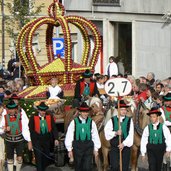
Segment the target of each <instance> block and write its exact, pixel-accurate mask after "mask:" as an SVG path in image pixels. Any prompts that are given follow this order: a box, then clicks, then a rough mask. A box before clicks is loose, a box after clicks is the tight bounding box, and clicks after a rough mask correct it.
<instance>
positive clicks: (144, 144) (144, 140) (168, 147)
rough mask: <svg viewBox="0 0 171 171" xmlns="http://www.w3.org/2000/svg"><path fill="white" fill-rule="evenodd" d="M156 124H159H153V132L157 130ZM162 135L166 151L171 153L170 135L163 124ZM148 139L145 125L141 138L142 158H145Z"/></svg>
mask: <svg viewBox="0 0 171 171" xmlns="http://www.w3.org/2000/svg"><path fill="white" fill-rule="evenodd" d="M158 124H159V122H157V123H155V124H153V129H154V130H156V129H157V125H158ZM163 135H164V137H165V143H166V151H171V141H170V140H171V134H170V131H169V129H168V127H167V126H166V125H164V124H163ZM148 138H149V126H148V125H147V126H146V127H145V128H144V131H143V135H142V137H141V146H140V151H141V155H142V156H145V154H146V153H147V144H148Z"/></svg>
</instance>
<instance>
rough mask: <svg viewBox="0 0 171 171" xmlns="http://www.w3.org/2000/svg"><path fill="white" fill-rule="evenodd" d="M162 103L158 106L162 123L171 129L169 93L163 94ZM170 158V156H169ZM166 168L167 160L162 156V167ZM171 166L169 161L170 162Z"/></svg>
mask: <svg viewBox="0 0 171 171" xmlns="http://www.w3.org/2000/svg"><path fill="white" fill-rule="evenodd" d="M163 100H164V105H163V106H162V107H161V108H160V112H161V116H162V118H163V121H164V124H165V125H166V126H167V127H168V128H169V129H170V130H171V93H170V92H169V93H167V94H166V95H165V96H163ZM170 160H171V156H170ZM166 168H167V161H166V157H165V156H164V160H163V169H164V170H166ZM170 168H171V163H170Z"/></svg>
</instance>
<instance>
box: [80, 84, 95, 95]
mask: <svg viewBox="0 0 171 171" xmlns="http://www.w3.org/2000/svg"><path fill="white" fill-rule="evenodd" d="M89 86H90V96H92V94H93V92H94V86H95V82H91V81H90V83H89ZM84 87H85V83H84V81H81V82H80V95H82V94H83V91H84Z"/></svg>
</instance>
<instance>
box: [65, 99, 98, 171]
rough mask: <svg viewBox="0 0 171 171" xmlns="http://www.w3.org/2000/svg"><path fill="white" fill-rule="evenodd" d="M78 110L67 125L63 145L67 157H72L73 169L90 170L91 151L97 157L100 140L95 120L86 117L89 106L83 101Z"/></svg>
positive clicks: (78, 170) (76, 170)
mask: <svg viewBox="0 0 171 171" xmlns="http://www.w3.org/2000/svg"><path fill="white" fill-rule="evenodd" d="M78 110H79V116H78V117H76V118H75V119H74V120H73V121H72V122H71V123H70V125H69V127H68V130H67V133H66V138H65V146H66V148H67V150H68V156H69V158H70V159H72V158H74V167H75V171H91V170H92V159H93V152H94V155H95V157H97V155H98V149H99V148H100V147H101V142H100V139H99V135H98V131H97V127H96V124H95V122H94V121H93V120H92V119H91V118H90V117H88V115H89V112H90V110H91V108H90V107H89V106H88V105H87V104H86V103H85V102H83V103H82V104H81V105H80V107H79V108H78Z"/></svg>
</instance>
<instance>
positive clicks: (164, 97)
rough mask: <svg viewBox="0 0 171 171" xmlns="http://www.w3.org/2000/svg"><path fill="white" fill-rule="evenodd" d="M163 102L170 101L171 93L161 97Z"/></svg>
mask: <svg viewBox="0 0 171 171" xmlns="http://www.w3.org/2000/svg"><path fill="white" fill-rule="evenodd" d="M163 100H164V101H171V93H167V94H166V95H165V96H163Z"/></svg>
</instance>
